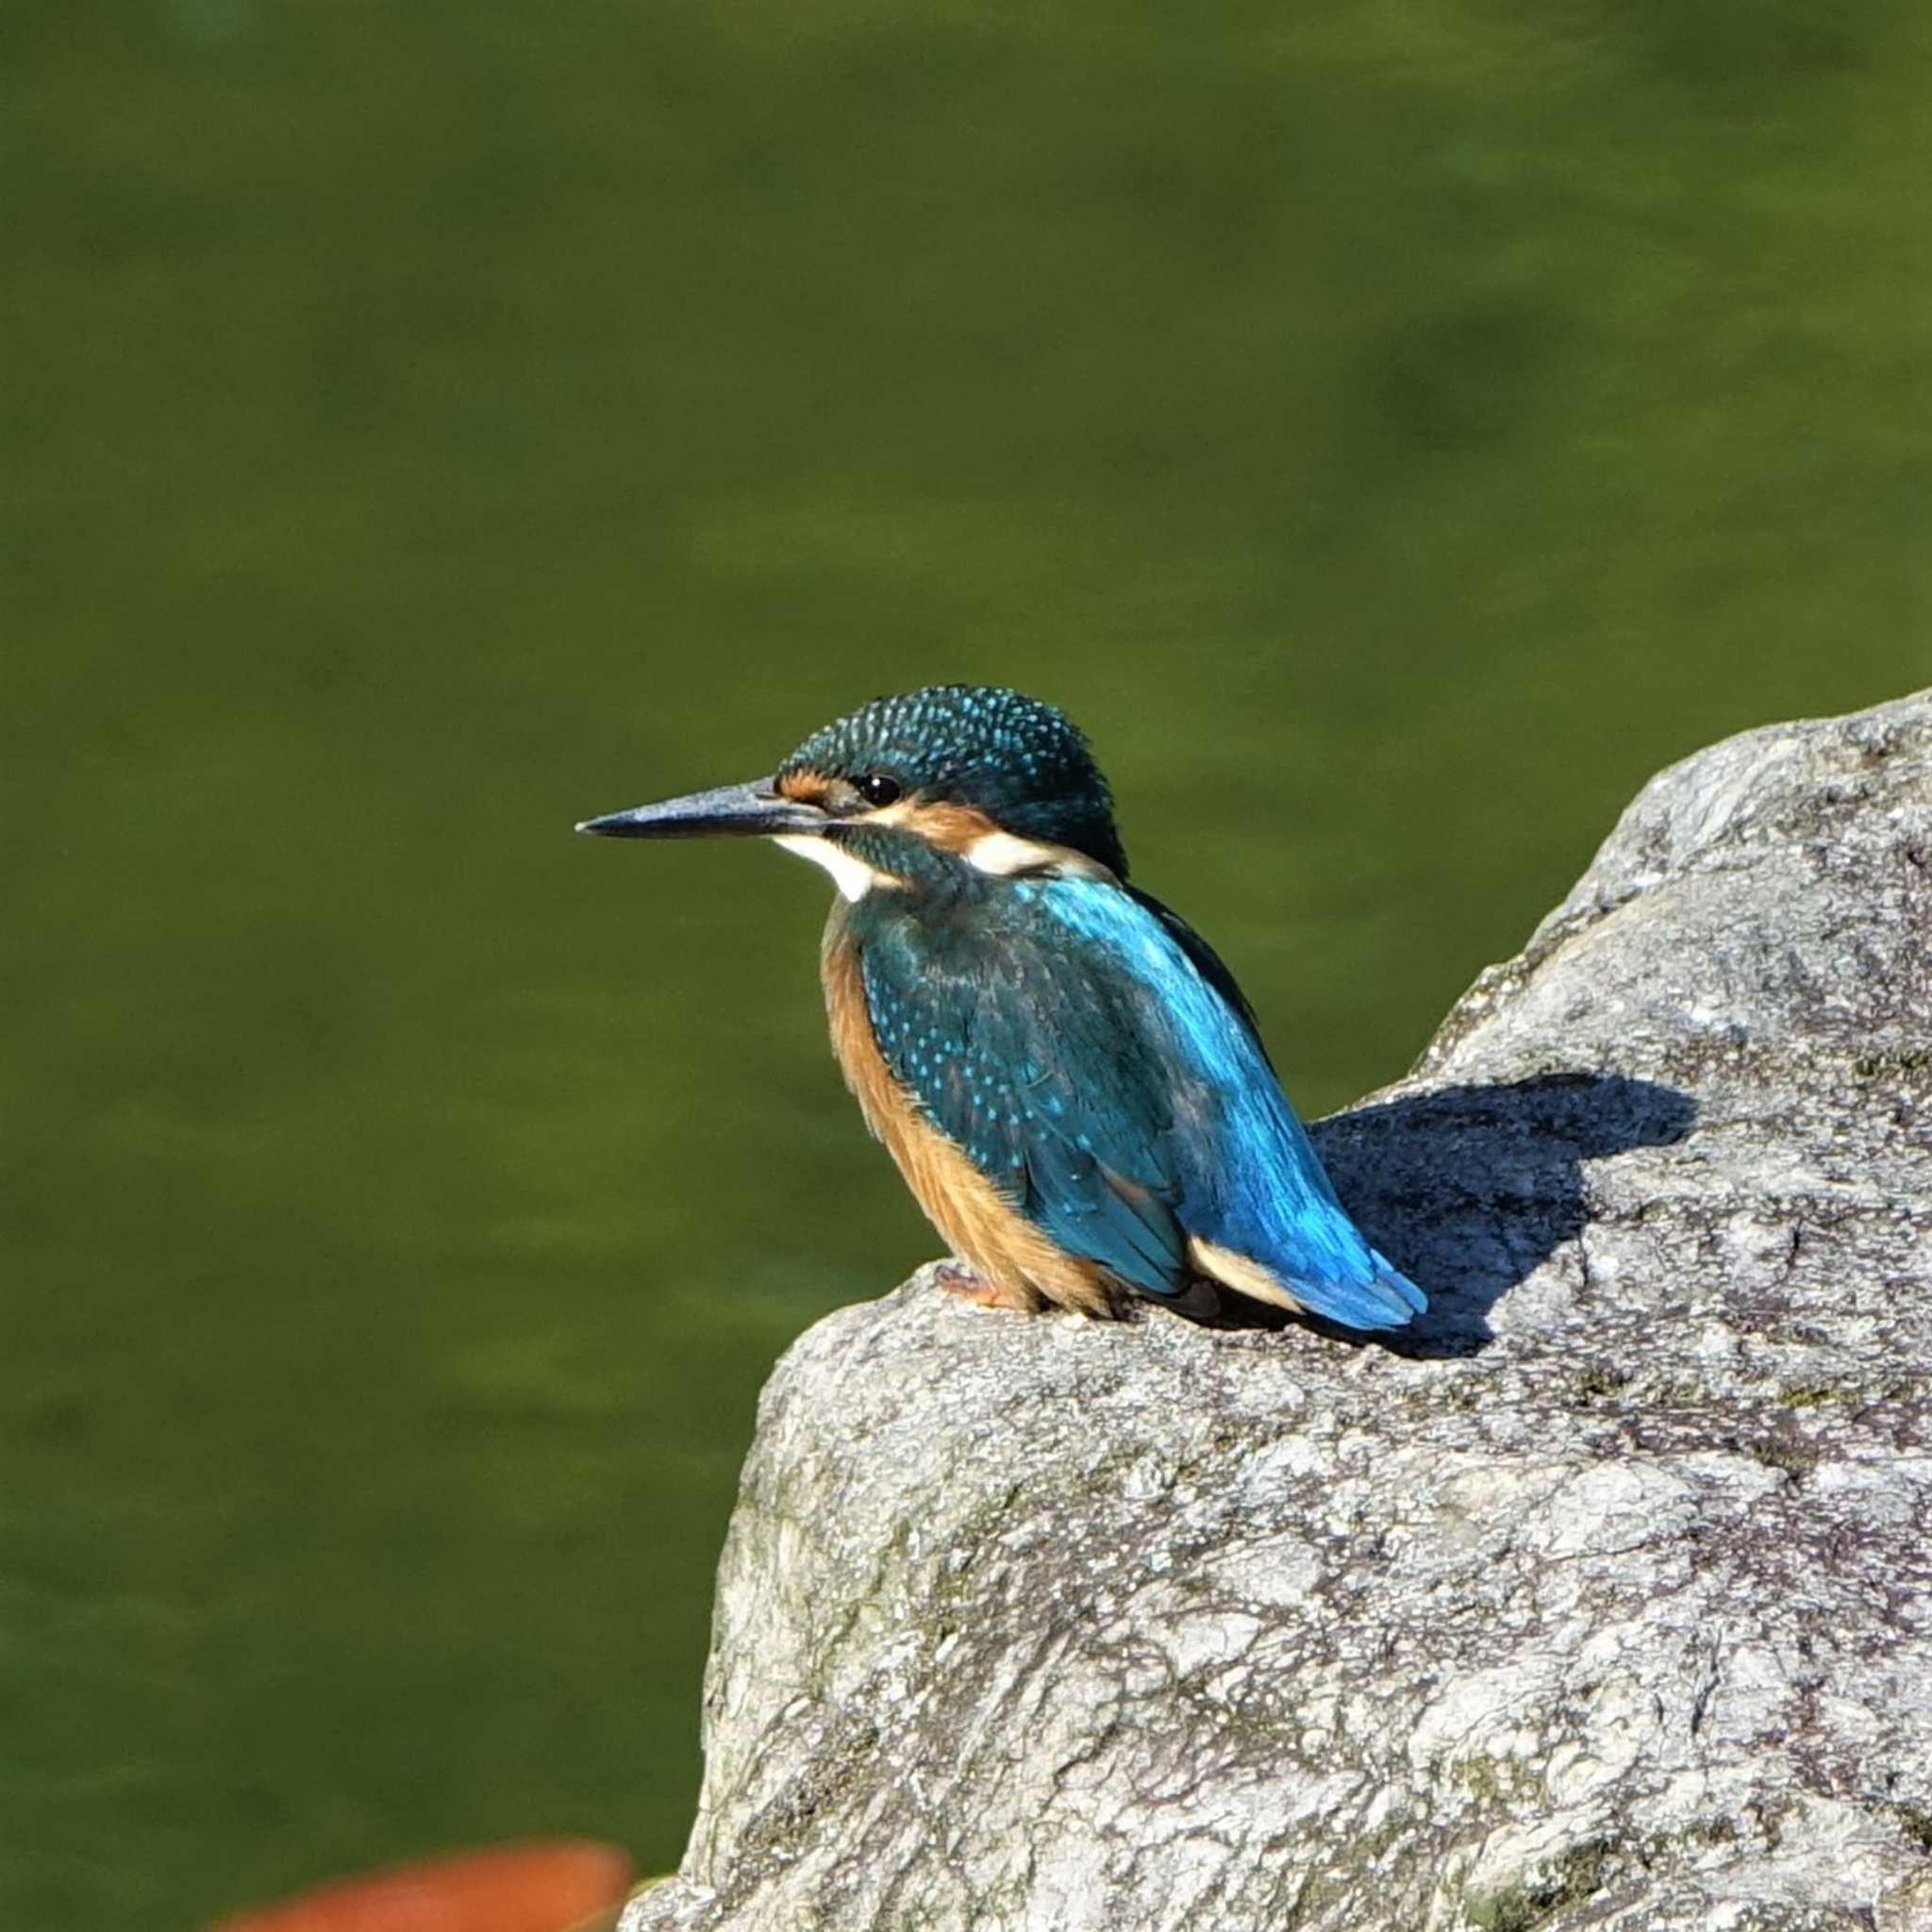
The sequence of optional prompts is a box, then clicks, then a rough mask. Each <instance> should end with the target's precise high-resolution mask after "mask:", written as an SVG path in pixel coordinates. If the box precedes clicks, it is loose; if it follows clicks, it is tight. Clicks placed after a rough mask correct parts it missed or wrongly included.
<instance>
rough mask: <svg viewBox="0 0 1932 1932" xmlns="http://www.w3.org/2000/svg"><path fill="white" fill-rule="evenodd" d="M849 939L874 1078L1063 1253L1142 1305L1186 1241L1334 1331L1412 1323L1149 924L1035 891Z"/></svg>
mask: <svg viewBox="0 0 1932 1932" xmlns="http://www.w3.org/2000/svg"><path fill="white" fill-rule="evenodd" d="M861 715H863V714H861ZM834 728H835V729H836V728H838V727H834ZM975 802H976V801H975ZM853 917H854V937H855V938H856V939H858V941H859V943H860V949H861V951H860V958H861V962H862V967H863V972H864V978H865V990H866V999H867V1006H868V1008H869V1011H870V1014H871V1018H872V1022H873V1027H874V1034H875V1036H876V1038H877V1041H878V1044H879V1048H880V1050H881V1052H882V1053H883V1054H884V1056H885V1058H886V1060H887V1063H888V1065H889V1066H891V1069H892V1071H893V1073H894V1074H895V1075H896V1076H897V1077H898V1079H899V1080H900V1081H901V1082H902V1083H903V1084H904V1085H905V1086H906V1087H907V1088H908V1091H910V1092H911V1094H912V1095H913V1096H914V1097H915V1098H916V1099H917V1101H918V1102H919V1103H920V1105H921V1106H922V1107H923V1108H924V1110H925V1111H926V1113H927V1114H928V1115H929V1116H930V1118H931V1119H932V1121H933V1122H934V1124H936V1125H937V1126H938V1127H939V1128H940V1130H941V1132H942V1133H944V1134H946V1135H947V1136H948V1137H949V1138H950V1139H951V1140H953V1141H956V1142H958V1144H959V1145H960V1146H961V1147H963V1148H964V1149H965V1150H966V1152H967V1153H968V1154H969V1155H970V1156H971V1157H972V1158H973V1160H974V1164H975V1165H976V1166H977V1167H978V1168H979V1169H980V1170H981V1171H982V1172H983V1173H985V1174H987V1175H988V1176H989V1178H991V1180H992V1181H993V1182H994V1183H995V1184H996V1185H998V1186H999V1187H1001V1188H1002V1189H1003V1190H1004V1191H1007V1192H1008V1194H1009V1196H1010V1197H1011V1198H1012V1199H1014V1200H1015V1202H1016V1203H1017V1204H1018V1205H1019V1206H1020V1208H1021V1210H1022V1211H1023V1212H1024V1214H1026V1215H1027V1216H1028V1218H1029V1219H1031V1220H1032V1221H1034V1222H1035V1223H1036V1224H1038V1225H1039V1226H1041V1228H1043V1229H1044V1230H1045V1231H1046V1232H1047V1233H1048V1234H1050V1235H1051V1236H1052V1237H1053V1239H1054V1240H1055V1241H1058V1243H1059V1245H1060V1246H1061V1247H1063V1248H1065V1249H1066V1250H1068V1251H1069V1252H1070V1253H1073V1254H1075V1255H1080V1256H1084V1257H1088V1258H1090V1259H1092V1260H1095V1261H1098V1262H1099V1263H1100V1264H1101V1265H1102V1266H1104V1267H1106V1268H1108V1270H1109V1271H1111V1272H1112V1273H1113V1274H1116V1275H1118V1276H1119V1277H1120V1278H1121V1279H1122V1280H1123V1281H1124V1282H1126V1283H1128V1284H1130V1285H1131V1286H1133V1287H1135V1288H1137V1289H1140V1290H1141V1291H1143V1292H1145V1293H1148V1294H1151V1295H1155V1296H1161V1295H1172V1294H1175V1293H1177V1292H1178V1291H1180V1290H1181V1289H1182V1288H1183V1287H1184V1286H1185V1285H1186V1283H1187V1282H1188V1281H1189V1280H1190V1279H1191V1277H1192V1275H1193V1274H1195V1272H1196V1271H1195V1270H1194V1269H1193V1268H1192V1267H1191V1265H1190V1263H1189V1261H1188V1258H1187V1248H1188V1242H1189V1241H1190V1239H1191V1238H1197V1239H1199V1240H1201V1241H1208V1242H1212V1243H1213V1244H1214V1245H1216V1246H1218V1247H1222V1248H1226V1249H1231V1250H1233V1251H1234V1252H1235V1253H1237V1254H1239V1255H1241V1256H1242V1257H1246V1258H1248V1259H1250V1260H1253V1261H1257V1262H1258V1263H1260V1264H1261V1266H1262V1267H1264V1268H1266V1269H1267V1270H1269V1271H1270V1272H1271V1273H1273V1274H1274V1275H1275V1276H1277V1277H1278V1278H1279V1280H1280V1281H1281V1283H1282V1284H1283V1286H1284V1287H1286V1288H1287V1289H1288V1291H1290V1292H1291V1293H1292V1294H1293V1295H1294V1296H1295V1297H1296V1298H1297V1299H1298V1300H1300V1301H1301V1302H1302V1303H1303V1305H1304V1306H1306V1307H1307V1308H1308V1309H1310V1310H1311V1311H1312V1312H1313V1313H1315V1314H1317V1315H1321V1316H1323V1317H1325V1318H1326V1319H1328V1320H1330V1321H1334V1322H1338V1323H1341V1324H1345V1325H1347V1326H1350V1327H1354V1328H1385V1327H1394V1326H1399V1325H1400V1324H1403V1323H1406V1322H1407V1321H1408V1320H1409V1318H1410V1317H1411V1315H1413V1314H1415V1313H1417V1312H1419V1311H1420V1310H1421V1309H1422V1308H1423V1307H1424V1306H1425V1304H1424V1298H1423V1296H1422V1294H1421V1293H1420V1291H1418V1290H1417V1289H1416V1288H1415V1287H1414V1286H1413V1285H1412V1284H1411V1283H1409V1282H1408V1281H1407V1279H1405V1277H1404V1276H1403V1275H1402V1274H1400V1273H1398V1272H1397V1271H1396V1270H1395V1269H1394V1268H1393V1267H1392V1266H1391V1264H1390V1263H1389V1262H1388V1261H1387V1260H1386V1259H1385V1258H1384V1257H1382V1256H1381V1255H1379V1254H1378V1253H1376V1251H1375V1250H1374V1248H1372V1247H1371V1246H1370V1245H1369V1243H1368V1242H1367V1241H1366V1240H1365V1239H1364V1238H1363V1236H1362V1234H1361V1232H1360V1230H1359V1229H1357V1227H1356V1225H1355V1224H1354V1222H1352V1221H1351V1220H1350V1219H1349V1216H1348V1214H1347V1211H1346V1210H1345V1209H1344V1208H1342V1207H1341V1203H1340V1202H1339V1201H1338V1200H1337V1199H1336V1196H1335V1191H1334V1190H1333V1188H1332V1187H1331V1186H1330V1185H1329V1182H1328V1177H1327V1175H1326V1174H1324V1173H1323V1171H1322V1165H1321V1162H1320V1160H1319V1159H1318V1158H1317V1157H1316V1155H1315V1151H1314V1149H1313V1148H1312V1147H1311V1146H1310V1145H1309V1143H1308V1140H1307V1134H1306V1133H1305V1132H1304V1131H1303V1129H1302V1126H1301V1123H1300V1122H1299V1121H1298V1120H1297V1119H1296V1118H1295V1116H1294V1112H1293V1110H1292V1109H1291V1108H1290V1106H1289V1104H1288V1101H1287V1099H1286V1097H1285V1096H1284V1095H1283V1093H1282V1091H1281V1089H1280V1086H1279V1085H1278V1084H1277V1082H1276V1081H1275V1078H1274V1074H1273V1072H1272V1071H1271V1070H1270V1068H1269V1065H1268V1061H1267V1058H1266V1056H1265V1055H1264V1054H1263V1052H1262V1050H1261V1046H1260V1042H1259V1041H1258V1039H1257V1037H1256V1034H1255V1032H1254V1030H1253V1026H1252V1024H1251V1022H1250V1020H1249V1018H1248V1016H1247V1014H1246V1009H1245V1005H1244V1003H1242V1002H1241V997H1240V993H1239V991H1236V990H1235V989H1234V985H1233V981H1232V980H1231V979H1229V978H1228V977H1227V975H1226V972H1225V969H1224V968H1223V967H1222V966H1221V964H1220V961H1219V960H1218V959H1216V958H1214V955H1213V954H1212V952H1211V951H1210V950H1209V949H1208V947H1207V946H1206V944H1205V942H1203V941H1200V940H1199V939H1198V938H1197V937H1196V936H1195V935H1194V934H1193V933H1192V932H1191V931H1190V930H1189V928H1188V927H1187V926H1186V925H1185V924H1183V923H1182V922H1181V921H1180V920H1179V919H1178V918H1177V917H1176V916H1175V915H1174V914H1173V913H1172V912H1169V911H1168V910H1167V909H1166V908H1164V907H1161V906H1159V905H1158V903H1156V902H1155V901H1153V900H1151V899H1148V898H1146V897H1145V896H1144V895H1142V894H1140V893H1138V892H1130V891H1125V890H1124V889H1122V888H1121V887H1119V886H1116V885H1113V884H1111V883H1108V882H1107V881H1104V880H1094V879H1083V878H1065V877H1053V876H1041V877H1038V878H1018V879H1013V880H1009V881H1002V882H1000V884H999V885H998V887H997V888H995V889H991V890H989V891H987V892H986V893H984V894H983V895H975V900H974V904H973V906H972V908H971V916H966V914H965V908H954V909H953V911H952V912H951V913H949V914H947V915H946V916H943V917H939V918H934V917H931V916H928V915H926V914H925V913H924V912H923V911H922V909H921V908H920V907H919V905H918V903H917V901H916V900H914V899H912V898H911V897H910V896H909V895H902V894H897V893H891V892H880V893H874V894H871V895H869V896H868V897H867V898H866V899H865V900H863V901H861V902H860V904H859V905H858V907H856V908H853Z"/></svg>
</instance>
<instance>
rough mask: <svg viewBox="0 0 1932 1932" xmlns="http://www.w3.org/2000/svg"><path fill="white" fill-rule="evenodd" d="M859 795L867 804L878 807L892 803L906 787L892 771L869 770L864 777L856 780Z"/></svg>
mask: <svg viewBox="0 0 1932 1932" xmlns="http://www.w3.org/2000/svg"><path fill="white" fill-rule="evenodd" d="M854 783H855V784H856V785H857V787H858V795H859V797H861V798H862V799H864V800H865V802H866V804H868V805H869V806H872V807H874V808H877V807H879V806H882V805H891V802H892V801H893V800H894V799H895V798H897V797H898V796H899V794H900V792H901V791H904V790H905V787H904V786H902V785H901V784H900V783H899V781H898V779H896V778H895V777H893V776H892V774H891V773H890V772H868V773H866V774H865V775H864V776H863V777H862V778H858V779H856V780H854Z"/></svg>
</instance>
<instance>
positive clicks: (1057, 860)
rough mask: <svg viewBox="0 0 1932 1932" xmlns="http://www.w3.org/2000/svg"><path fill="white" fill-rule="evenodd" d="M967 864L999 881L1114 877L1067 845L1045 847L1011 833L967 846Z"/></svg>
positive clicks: (991, 834)
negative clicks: (1037, 876)
mask: <svg viewBox="0 0 1932 1932" xmlns="http://www.w3.org/2000/svg"><path fill="white" fill-rule="evenodd" d="M966 862H967V864H969V865H970V866H972V867H973V868H974V870H975V871H978V872H984V873H991V874H992V876H993V877H994V878H1002V879H1009V878H1013V877H1015V876H1017V875H1018V874H1022V873H1037V874H1044V875H1045V876H1046V877H1048V878H1076V879H1110V878H1112V877H1113V874H1112V873H1110V872H1109V871H1108V869H1107V867H1106V866H1104V865H1102V864H1101V863H1100V861H1099V860H1098V859H1097V858H1088V857H1087V855H1086V854H1085V853H1084V852H1075V851H1074V849H1073V848H1072V847H1071V846H1067V845H1047V844H1042V843H1041V841H1038V840H1034V839H1022V838H1020V837H1019V836H1017V835H1016V834H1015V833H1012V832H985V833H982V834H981V835H980V837H978V838H977V839H975V840H974V841H973V842H972V844H970V845H969V846H967V848H966Z"/></svg>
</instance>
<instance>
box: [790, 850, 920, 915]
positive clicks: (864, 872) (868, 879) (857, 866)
mask: <svg viewBox="0 0 1932 1932" xmlns="http://www.w3.org/2000/svg"><path fill="white" fill-rule="evenodd" d="M772 843H773V844H774V845H782V846H783V847H784V848H785V850H786V851H787V852H795V853H796V854H797V855H798V857H799V858H808V859H809V860H810V861H811V862H812V864H814V865H819V866H823V867H824V869H825V871H827V872H828V873H830V874H832V883H833V884H834V885H835V886H837V887H838V889H839V891H840V893H841V896H842V897H844V898H847V899H850V900H851V901H852V902H853V904H854V905H857V904H858V901H859V900H861V899H862V898H864V897H865V895H866V894H867V893H868V892H869V891H872V889H873V888H874V886H896V885H898V884H899V883H900V881H899V880H898V879H897V878H895V877H894V876H893V875H892V874H891V873H889V872H879V871H878V870H876V869H875V868H874V867H873V866H870V865H868V864H866V862H865V860H864V859H862V858H858V857H857V856H856V855H855V854H853V853H850V852H848V851H846V849H845V848H844V846H842V845H839V844H835V843H834V842H833V841H831V840H830V839H821V838H819V837H818V836H817V834H816V833H812V832H781V833H779V834H778V835H777V836H776V837H775V838H774V840H773V841H772Z"/></svg>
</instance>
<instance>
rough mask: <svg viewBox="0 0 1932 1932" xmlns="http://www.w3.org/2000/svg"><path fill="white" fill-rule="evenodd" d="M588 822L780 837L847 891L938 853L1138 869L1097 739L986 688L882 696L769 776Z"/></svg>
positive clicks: (1048, 709)
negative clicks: (1123, 836)
mask: <svg viewBox="0 0 1932 1932" xmlns="http://www.w3.org/2000/svg"><path fill="white" fill-rule="evenodd" d="M577 829H578V830H579V831H583V832H598V833H604V834H607V835H609V836H611V837H615V838H628V839H684V838H699V837H704V836H706V835H708V834H724V833H737V834H741V835H743V834H749V835H753V836H764V837H767V838H773V839H775V840H777V841H779V842H780V843H781V844H783V845H785V846H787V847H788V848H789V849H791V850H792V851H794V852H797V853H799V854H800V855H801V856H802V857H805V858H813V859H816V860H817V861H818V862H819V863H820V864H822V865H824V868H825V870H826V871H827V872H829V873H831V874H832V876H833V877H834V879H836V880H837V881H838V883H839V886H840V889H841V891H843V892H844V893H845V894H846V896H847V897H848V898H858V897H859V896H861V894H862V893H863V892H864V891H866V890H868V889H869V888H870V887H871V886H872V885H874V884H875V883H877V882H878V881H879V880H880V879H881V878H882V877H884V878H893V877H899V878H903V877H905V876H906V875H907V874H908V869H909V868H910V867H912V866H915V865H917V866H920V867H924V865H926V864H927V863H928V862H930V863H931V864H933V865H936V866H953V867H957V866H958V865H959V864H961V863H963V864H965V865H967V866H968V867H970V868H972V869H973V870H974V872H976V873H979V874H1007V875H1011V874H1024V873H1036V872H1048V871H1054V870H1062V871H1065V870H1074V871H1081V872H1087V873H1099V872H1102V871H1105V872H1107V873H1110V874H1113V875H1114V877H1116V878H1124V877H1125V876H1126V872H1127V858H1126V854H1125V853H1124V851H1123V850H1122V848H1121V841H1120V834H1119V833H1118V832H1117V831H1116V830H1115V828H1114V823H1113V800H1112V797H1111V795H1110V794H1109V793H1108V789H1107V780H1106V779H1105V778H1103V777H1102V776H1101V775H1100V771H1099V768H1098V767H1097V766H1096V765H1095V764H1094V762H1093V758H1092V755H1091V753H1090V752H1089V751H1088V749H1087V741H1086V740H1085V739H1084V738H1083V737H1081V735H1080V733H1079V732H1078V731H1077V730H1075V729H1074V726H1073V725H1072V724H1070V723H1069V722H1068V721H1067V719H1066V717H1065V716H1064V715H1063V714H1062V713H1061V712H1059V711H1058V710H1056V709H1055V708H1054V707H1053V706H1051V705H1047V704H1041V702H1040V700H1039V699H1037V698H1029V697H1024V696H1023V695H1022V694H1021V693H1020V692H1019V691H1004V690H997V689H992V688H990V687H986V686H981V685H965V684H941V685H931V686H928V687H927V688H926V689H925V690H924V691H907V692H905V693H904V694H903V695H901V696H898V697H890V698H874V700H873V702H872V703H871V704H869V705H866V706H865V707H863V708H861V709H859V710H857V711H854V712H852V713H851V714H850V715H849V716H848V717H844V718H840V719H838V720H836V721H835V722H834V723H832V724H827V725H825V726H824V729H823V730H819V731H815V732H813V733H812V735H811V736H810V737H809V738H808V739H807V740H806V741H805V742H804V743H803V744H801V745H800V746H799V747H798V749H797V750H796V751H794V752H793V753H792V754H791V757H790V758H787V759H786V760H785V761H784V763H783V764H781V765H780V766H779V767H778V769H777V771H776V772H774V774H772V775H771V776H770V777H769V778H760V779H756V780H754V781H753V782H752V783H751V784H749V785H726V786H723V787H721V788H720V789H719V790H717V791H701V792H696V793H694V794H692V795H691V796H690V797H688V798H674V799H670V800H667V801H666V802H665V803H664V804H662V805H645V806H640V807H638V808H636V809H635V810H632V811H618V812H611V813H609V814H608V815H607V816H606V817H603V818H597V819H590V820H587V821H586V822H585V823H584V824H581V825H579V826H578V827H577Z"/></svg>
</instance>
